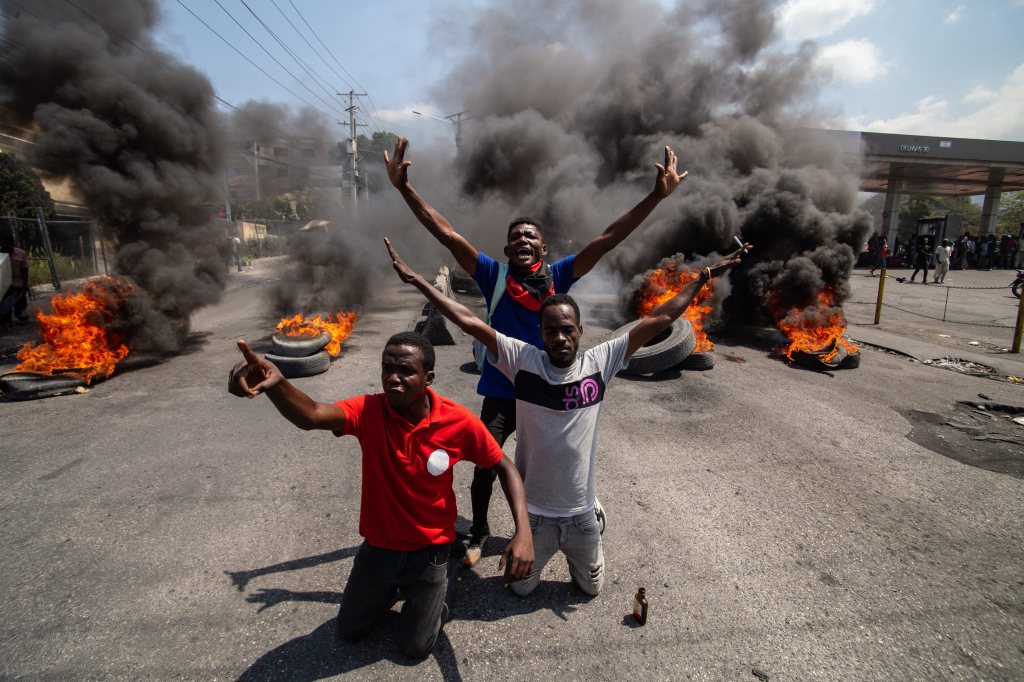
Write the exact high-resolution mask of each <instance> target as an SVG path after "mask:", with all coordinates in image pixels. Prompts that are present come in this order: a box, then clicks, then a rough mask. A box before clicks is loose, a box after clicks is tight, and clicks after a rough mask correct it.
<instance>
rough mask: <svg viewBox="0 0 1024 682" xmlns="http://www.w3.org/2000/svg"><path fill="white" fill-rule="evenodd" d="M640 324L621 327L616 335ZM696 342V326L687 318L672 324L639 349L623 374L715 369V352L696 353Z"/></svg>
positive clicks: (627, 331) (634, 323) (638, 322)
mask: <svg viewBox="0 0 1024 682" xmlns="http://www.w3.org/2000/svg"><path fill="white" fill-rule="evenodd" d="M638 324H640V320H634V321H632V322H630V323H629V324H626V325H623V326H622V327H619V328H618V329H617V330H616V331H615V334H614V336H619V335H621V334H627V333H629V330H630V329H632V328H633V327H635V326H636V325H638ZM696 345H697V341H696V340H695V339H694V336H693V326H692V325H691V324H690V321H689V320H687V319H686V318H684V317H681V318H679V319H678V320H676V321H675V322H673V323H672V326H670V327H669V328H668V329H666V330H665V331H663V332H662V333H661V334H659V335H658V336H656V337H654V338H653V339H651V340H650V341H649V342H648V343H647V344H646V345H644V346H641V347H640V348H639V349H637V351H636V353H633V356H632V357H631V358H630V359H629V365H628V366H627V367H626V369H624V370H622V373H623V374H628V375H641V374H654V373H656V372H662V371H665V370H667V369H673V368H675V369H690V370H705V369H711V368H712V367H714V366H715V351H714V350H709V351H706V352H703V353H694V352H693V349H694V348H695V347H696Z"/></svg>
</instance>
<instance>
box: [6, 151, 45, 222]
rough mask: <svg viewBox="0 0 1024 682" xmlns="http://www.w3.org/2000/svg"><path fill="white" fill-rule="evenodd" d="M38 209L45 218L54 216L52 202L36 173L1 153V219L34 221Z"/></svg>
mask: <svg viewBox="0 0 1024 682" xmlns="http://www.w3.org/2000/svg"><path fill="white" fill-rule="evenodd" d="M37 207H39V208H42V209H43V214H44V215H45V216H46V217H47V218H52V217H54V216H55V215H56V211H55V210H54V206H53V199H51V198H50V193H49V192H47V191H46V189H45V188H44V187H43V183H42V182H41V181H40V180H39V176H38V175H36V173H35V171H33V170H32V168H31V167H30V166H29V165H28V164H27V163H25V162H24V161H22V160H21V159H19V158H17V157H16V156H14V155H13V154H6V153H4V152H0V216H4V215H8V214H11V215H15V216H17V217H19V218H35V217H36V208H37Z"/></svg>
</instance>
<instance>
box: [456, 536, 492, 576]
mask: <svg viewBox="0 0 1024 682" xmlns="http://www.w3.org/2000/svg"><path fill="white" fill-rule="evenodd" d="M490 537H491V536H490V535H489V534H488V533H483V534H481V535H475V534H474V535H470V536H469V544H468V545H467V546H466V556H464V557H462V565H463V567H465V568H473V567H474V566H476V565H477V564H478V563H480V559H481V558H482V557H483V555H484V545H485V544H487V540H488V539H490Z"/></svg>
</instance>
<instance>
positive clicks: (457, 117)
mask: <svg viewBox="0 0 1024 682" xmlns="http://www.w3.org/2000/svg"><path fill="white" fill-rule="evenodd" d="M467 114H469V112H468V111H460V112H458V113H455V114H449V115H447V116H445V118H446V119H448V120H449V121H451V122H452V123H453V124H454V125H455V153H456V154H458V153H459V148H460V146H461V145H462V117H463V116H466V117H467V118H468V116H467Z"/></svg>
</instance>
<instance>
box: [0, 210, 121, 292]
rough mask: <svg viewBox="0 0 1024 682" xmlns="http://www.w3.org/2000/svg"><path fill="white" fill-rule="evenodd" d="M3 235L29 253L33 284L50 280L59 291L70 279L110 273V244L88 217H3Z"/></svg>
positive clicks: (0, 227) (1, 225)
mask: <svg viewBox="0 0 1024 682" xmlns="http://www.w3.org/2000/svg"><path fill="white" fill-rule="evenodd" d="M0 234H8V235H10V236H11V237H12V238H13V240H14V245H15V246H16V247H18V248H20V249H23V250H24V251H25V252H26V253H28V257H29V284H30V285H31V286H39V285H41V284H44V283H46V282H50V283H52V285H53V288H54V289H57V290H59V289H61V287H62V286H63V283H64V282H67V281H68V280H75V279H81V278H84V277H91V276H94V275H107V274H109V273H110V268H109V264H108V262H107V253H106V246H105V245H104V244H103V241H102V240H101V239H100V238H99V234H98V230H97V229H96V225H95V222H94V221H92V220H90V219H88V218H76V217H71V216H58V217H56V218H53V219H47V218H45V217H44V216H43V215H42V211H38V213H37V217H35V218H25V217H19V216H13V215H6V216H0Z"/></svg>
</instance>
